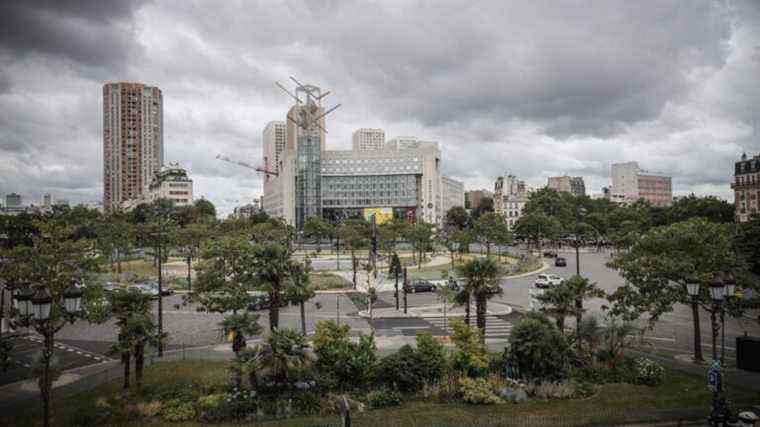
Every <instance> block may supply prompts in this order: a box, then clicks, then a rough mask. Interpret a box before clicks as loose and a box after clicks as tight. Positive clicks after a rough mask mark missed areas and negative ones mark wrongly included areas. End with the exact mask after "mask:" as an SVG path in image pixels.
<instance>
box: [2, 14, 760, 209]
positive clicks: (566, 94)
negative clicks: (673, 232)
mask: <svg viewBox="0 0 760 427" xmlns="http://www.w3.org/2000/svg"><path fill="white" fill-rule="evenodd" d="M577 9H578V8H577V7H576V5H571V4H568V5H566V7H565V8H562V7H556V6H554V4H553V3H550V2H546V3H541V4H538V3H537V4H532V5H530V6H527V5H525V4H523V3H517V4H513V5H511V6H504V5H502V3H500V2H494V3H490V4H489V3H484V4H481V5H478V6H477V7H475V6H468V7H465V6H464V5H462V4H456V5H455V4H446V5H444V6H440V7H437V8H436V7H427V6H425V5H421V4H415V3H403V4H401V3H399V4H373V5H364V6H356V5H351V4H343V3H340V2H337V3H331V5H330V6H325V7H324V8H318V7H316V6H314V5H312V4H302V3H283V4H278V5H270V6H267V7H264V6H260V7H258V8H256V7H253V6H250V7H246V8H243V9H235V8H234V7H233V5H228V4H223V5H220V6H219V8H218V10H216V11H215V17H214V19H212V18H209V17H208V13H207V11H206V10H204V9H203V8H202V7H201V6H198V5H194V4H188V5H187V6H186V7H185V8H183V9H182V10H178V9H173V8H171V7H170V6H169V5H167V4H156V3H149V2H145V3H143V2H114V3H109V2H98V3H92V4H90V5H86V4H85V3H83V4H82V5H79V4H74V5H66V6H57V5H54V6H46V5H45V3H34V4H32V3H22V4H3V5H0V16H4V17H5V18H0V19H2V20H3V21H2V22H4V24H6V25H5V26H6V28H10V30H11V31H10V37H7V38H4V39H3V40H0V65H2V68H1V69H2V70H3V71H1V72H0V109H2V111H4V113H3V114H2V115H0V158H3V161H2V163H0V165H2V166H1V167H2V173H0V193H2V194H7V193H13V192H15V193H19V194H22V195H23V197H24V199H25V200H41V198H42V196H43V194H44V193H51V194H55V195H56V197H57V198H62V199H68V200H70V201H71V202H73V203H77V202H88V201H97V200H100V199H102V194H103V170H102V165H103V157H102V156H103V152H102V132H103V117H102V108H103V107H102V86H103V85H104V84H105V83H107V82H119V81H135V82H140V83H144V84H146V85H149V86H155V87H159V88H161V90H162V92H163V100H164V120H163V121H164V151H165V152H164V157H165V158H166V159H172V160H177V161H179V162H180V163H181V164H183V165H184V166H186V167H187V169H188V171H189V172H190V173H191V174H192V176H193V180H194V182H195V185H196V188H195V194H197V195H198V197H200V196H205V197H206V198H207V199H209V200H211V201H212V202H213V203H215V204H216V205H217V206H218V207H219V209H220V212H223V213H225V214H226V213H230V212H232V209H233V208H234V207H235V206H238V205H243V204H246V203H250V202H251V200H252V199H253V198H254V197H255V196H258V195H259V194H261V188H262V181H263V179H264V177H263V176H257V175H255V174H253V173H251V171H250V170H247V169H244V168H233V167H229V166H228V165H226V164H224V163H222V162H219V161H218V160H215V159H214V158H213V157H214V156H215V155H216V154H218V153H221V154H225V155H228V156H231V157H235V158H238V159H242V160H245V161H247V162H249V163H252V164H256V165H260V164H263V163H264V161H263V159H262V158H261V153H262V132H263V129H264V127H265V126H266V124H267V123H268V122H270V121H273V120H282V118H283V115H284V113H285V112H286V111H287V109H288V108H289V105H288V104H289V103H288V100H287V99H285V98H283V97H282V93H281V92H280V91H279V89H278V88H277V87H276V86H274V81H276V80H284V79H287V76H289V75H298V76H303V78H304V79H306V80H308V81H314V82H320V83H324V85H325V87H330V88H331V89H333V90H334V91H335V95H332V96H331V97H333V98H334V100H335V102H340V103H341V104H343V107H341V109H340V110H338V111H337V112H336V113H335V114H334V115H332V116H331V118H330V124H329V130H330V133H329V134H328V135H327V136H326V138H327V144H329V145H330V146H331V147H335V148H336V149H348V148H350V146H351V144H352V133H353V132H354V131H356V130H358V129H360V128H373V129H382V130H383V131H384V132H385V135H386V140H388V141H390V140H392V139H394V138H396V137H397V136H400V135H417V136H418V137H419V138H420V139H422V140H433V141H438V142H439V144H440V149H441V151H442V154H443V156H444V157H445V158H447V159H451V160H450V161H448V162H446V164H445V165H444V169H443V173H445V174H446V175H447V176H451V177H453V178H455V179H458V180H462V181H464V182H465V187H466V188H467V189H474V188H491V186H492V183H493V180H494V178H495V177H496V176H499V175H501V174H502V173H503V171H505V170H509V171H513V172H514V173H515V174H516V175H517V176H520V177H521V179H524V180H525V181H526V182H527V184H528V185H530V186H535V187H538V186H542V185H544V184H545V183H546V182H547V178H549V177H552V176H559V175H570V176H581V177H583V178H584V180H585V184H586V191H587V193H588V194H593V193H598V192H600V190H601V187H602V186H606V185H609V182H610V172H609V171H610V165H611V164H612V163H620V162H628V161H638V162H639V163H640V164H642V165H646V167H647V168H651V169H652V170H658V171H663V172H665V173H667V174H668V175H670V176H672V177H673V193H674V195H680V194H685V193H690V192H694V193H696V194H698V195H707V194H713V195H717V196H719V197H721V198H724V199H727V200H732V198H733V193H732V190H731V187H730V185H731V183H732V181H733V165H734V162H735V161H737V160H738V159H739V157H740V156H741V153H742V152H746V153H747V154H748V155H750V157H752V156H754V155H756V154H757V153H758V152H760V130H759V129H758V125H757V124H758V123H760V103H759V102H758V100H760V85H757V77H756V76H758V75H760V46H759V45H758V42H757V41H756V40H760V7H759V6H758V5H757V3H752V2H749V1H747V2H728V3H726V4H725V5H721V4H715V3H711V2H681V3H679V2H675V1H674V2H669V3H667V4H664V3H657V4H653V5H652V7H650V8H648V9H646V10H640V9H642V8H639V7H637V6H635V5H631V4H627V3H626V2H620V3H615V2H609V3H608V2H605V3H602V4H600V5H599V7H597V8H595V10H594V11H593V13H592V12H586V13H580V12H578V11H577ZM287 16H292V18H293V19H295V20H299V21H301V22H304V23H305V24H304V25H302V26H301V31H300V32H298V33H289V34H282V35H280V36H273V34H278V32H277V31H274V30H272V29H271V28H270V27H269V26H270V25H275V24H274V23H278V22H283V19H284V17H287ZM233 17H234V18H235V19H232V18H233ZM238 18H239V19H238ZM218 19H223V20H226V21H228V22H229V25H226V26H225V28H224V30H220V29H218V26H216V25H213V23H214V22H217V20H218ZM369 22H383V23H384V25H382V26H377V28H376V31H374V32H373V34H368V33H366V32H365V31H362V30H360V29H359V28H360V27H361V25H363V23H369ZM423 22H430V23H435V25H421V24H422V23H423ZM464 22H480V23H481V24H479V25H478V28H477V29H475V28H473V27H470V26H466V25H461V24H462V23H464ZM20 23H23V24H20ZM163 23H171V24H172V25H163ZM415 23H417V24H419V25H417V24H415ZM410 24H413V25H410ZM277 25H279V24H277ZM251 28H259V29H260V31H258V32H254V31H252V30H251ZM505 28H510V30H509V31H506V30H505ZM328 29H329V30H328ZM592 29H593V30H592ZM39 34H45V35H46V36H45V37H41V36H39ZM642 34H647V37H641V35H642ZM56 40H68V41H69V42H68V43H66V44H65V45H64V44H60V43H58V42H56ZM401 41H404V43H401ZM525 70H531V71H530V72H529V73H528V72H526V71H525ZM474 147H477V148H474Z"/></svg>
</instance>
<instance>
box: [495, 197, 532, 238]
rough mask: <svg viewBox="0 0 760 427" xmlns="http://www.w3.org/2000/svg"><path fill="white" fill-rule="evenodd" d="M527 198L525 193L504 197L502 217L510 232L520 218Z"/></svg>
mask: <svg viewBox="0 0 760 427" xmlns="http://www.w3.org/2000/svg"><path fill="white" fill-rule="evenodd" d="M529 196H530V195H529V194H528V193H527V192H526V193H521V194H508V195H506V196H504V212H503V213H502V215H503V216H504V219H505V220H506V221H507V225H508V226H509V229H510V230H512V229H513V228H514V226H515V224H517V220H519V219H520V217H521V216H522V212H523V209H524V208H525V204H526V203H528V199H529Z"/></svg>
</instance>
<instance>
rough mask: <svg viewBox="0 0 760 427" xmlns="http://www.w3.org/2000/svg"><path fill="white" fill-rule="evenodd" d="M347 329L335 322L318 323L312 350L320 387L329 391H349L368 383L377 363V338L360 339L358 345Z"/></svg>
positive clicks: (365, 337)
mask: <svg viewBox="0 0 760 427" xmlns="http://www.w3.org/2000/svg"><path fill="white" fill-rule="evenodd" d="M349 330H350V328H349V326H348V325H345V324H343V325H338V324H337V323H335V322H333V321H332V320H323V321H321V322H319V323H317V329H316V332H315V334H314V341H313V344H312V345H313V348H314V353H315V354H316V355H317V362H316V371H317V373H318V374H319V376H320V383H321V384H324V386H325V387H326V388H328V389H332V390H339V391H347V390H351V389H356V388H362V387H364V386H365V385H367V384H368V383H369V381H370V380H371V379H372V376H373V374H374V372H375V365H376V363H377V355H376V347H375V339H374V335H364V334H360V335H359V340H358V342H353V341H351V339H350V338H349V336H348V333H349Z"/></svg>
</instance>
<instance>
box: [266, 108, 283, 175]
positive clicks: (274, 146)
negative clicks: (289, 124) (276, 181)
mask: <svg viewBox="0 0 760 427" xmlns="http://www.w3.org/2000/svg"><path fill="white" fill-rule="evenodd" d="M262 143H263V145H264V167H265V168H266V170H268V171H273V172H279V171H280V162H281V161H282V152H283V151H284V150H285V122H280V121H272V122H269V123H267V125H266V126H265V127H264V134H263V138H262ZM264 178H265V179H267V178H269V175H265V177H264Z"/></svg>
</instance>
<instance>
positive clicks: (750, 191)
mask: <svg viewBox="0 0 760 427" xmlns="http://www.w3.org/2000/svg"><path fill="white" fill-rule="evenodd" d="M731 188H732V189H733V190H734V207H735V209H736V221H738V222H747V221H749V219H750V218H751V217H752V215H757V214H758V213H760V155H757V156H754V157H752V158H751V159H748V158H747V154H746V153H742V157H741V159H740V160H739V161H738V162H736V163H734V182H733V183H732V184H731Z"/></svg>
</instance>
